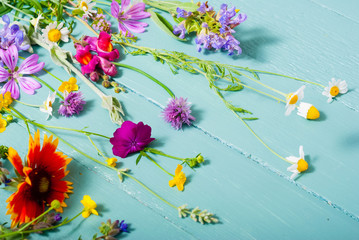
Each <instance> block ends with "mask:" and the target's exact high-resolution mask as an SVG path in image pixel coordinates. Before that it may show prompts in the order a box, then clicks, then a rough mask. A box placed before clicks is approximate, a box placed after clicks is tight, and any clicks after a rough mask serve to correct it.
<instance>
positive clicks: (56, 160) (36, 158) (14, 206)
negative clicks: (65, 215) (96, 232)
mask: <svg viewBox="0 0 359 240" xmlns="http://www.w3.org/2000/svg"><path fill="white" fill-rule="evenodd" d="M57 145H58V139H55V140H54V141H52V136H50V137H47V135H46V134H45V137H44V142H43V145H42V148H41V149H40V132H39V131H37V132H36V133H35V135H34V138H32V136H30V140H29V151H28V154H27V161H26V163H25V164H24V165H23V163H22V161H21V158H20V156H19V154H18V153H17V151H16V150H15V149H13V148H11V147H10V148H9V151H8V159H9V161H10V162H11V164H12V165H13V166H14V168H15V169H16V171H17V172H18V173H19V175H20V176H21V177H22V181H21V182H20V183H19V185H18V186H17V191H16V192H15V193H13V194H12V195H11V196H10V197H9V198H8V199H7V200H6V201H7V202H8V205H7V208H8V211H7V214H11V217H10V218H11V220H12V223H11V227H15V226H17V225H18V224H20V225H21V224H23V223H27V222H30V221H32V220H33V219H35V218H36V217H37V216H39V215H40V214H42V213H43V212H44V210H45V204H51V202H52V201H54V200H58V201H59V202H60V203H61V207H60V208H58V209H56V211H58V212H62V207H66V206H67V205H66V204H65V202H64V200H65V198H68V197H69V196H68V195H67V194H68V193H71V192H72V191H71V189H72V187H71V186H70V185H71V184H72V183H71V182H68V181H64V180H62V179H63V178H64V177H65V176H66V175H67V174H68V172H69V171H66V167H67V165H68V164H69V163H70V161H71V158H69V157H68V156H66V155H64V154H63V153H62V152H57V151H56V148H57Z"/></svg>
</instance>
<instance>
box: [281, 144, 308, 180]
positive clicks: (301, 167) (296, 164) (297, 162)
mask: <svg viewBox="0 0 359 240" xmlns="http://www.w3.org/2000/svg"><path fill="white" fill-rule="evenodd" d="M286 159H287V160H288V161H290V162H291V163H293V165H291V166H290V167H288V168H287V170H288V171H289V172H292V173H293V174H292V176H290V179H292V180H293V179H294V178H295V177H296V176H297V175H298V174H299V173H301V172H304V171H306V170H307V169H308V163H307V162H306V161H305V160H304V151H303V146H299V157H294V156H290V157H286Z"/></svg>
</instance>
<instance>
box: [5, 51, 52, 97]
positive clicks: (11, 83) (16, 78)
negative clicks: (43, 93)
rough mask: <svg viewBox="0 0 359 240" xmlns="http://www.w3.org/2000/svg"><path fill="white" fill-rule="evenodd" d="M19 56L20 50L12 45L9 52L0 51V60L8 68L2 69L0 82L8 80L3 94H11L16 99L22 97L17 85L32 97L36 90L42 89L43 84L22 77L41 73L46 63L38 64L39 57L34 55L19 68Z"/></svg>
mask: <svg viewBox="0 0 359 240" xmlns="http://www.w3.org/2000/svg"><path fill="white" fill-rule="evenodd" d="M18 54H19V53H18V49H17V48H16V46H15V45H11V46H10V47H9V49H8V50H7V51H4V50H2V49H0V58H1V59H2V61H3V62H4V63H5V65H6V66H7V67H8V69H5V68H4V67H0V82H5V81H6V80H8V82H7V83H5V85H4V86H3V87H2V89H1V93H5V92H10V93H11V97H12V98H14V99H18V98H19V97H20V91H19V86H18V85H17V83H19V85H20V88H21V90H22V91H24V92H25V93H27V94H31V95H32V94H34V93H35V89H39V88H40V87H41V84H40V83H38V82H37V81H36V80H34V79H33V78H30V77H23V76H22V75H23V74H34V73H36V72H38V71H40V70H41V69H42V68H43V67H44V65H45V63H44V62H40V63H37V61H38V59H39V55H37V54H32V55H31V56H30V57H28V58H26V59H25V60H24V61H23V62H22V63H21V64H20V66H19V67H17V66H16V64H17V61H18V57H19V55H18Z"/></svg>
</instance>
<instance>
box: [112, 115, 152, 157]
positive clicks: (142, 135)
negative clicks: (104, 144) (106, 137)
mask: <svg viewBox="0 0 359 240" xmlns="http://www.w3.org/2000/svg"><path fill="white" fill-rule="evenodd" d="M153 140H155V139H154V138H151V127H150V126H148V125H145V124H143V122H139V123H137V124H136V123H133V122H131V121H125V122H124V123H122V125H121V127H120V128H118V129H117V130H116V131H115V132H114V133H113V138H110V143H111V144H112V145H113V147H112V152H113V154H114V155H116V156H119V157H121V158H125V157H127V155H128V154H130V153H134V152H139V151H141V150H143V149H144V148H145V147H146V146H147V145H148V144H150V143H151V142H152V141H153Z"/></svg>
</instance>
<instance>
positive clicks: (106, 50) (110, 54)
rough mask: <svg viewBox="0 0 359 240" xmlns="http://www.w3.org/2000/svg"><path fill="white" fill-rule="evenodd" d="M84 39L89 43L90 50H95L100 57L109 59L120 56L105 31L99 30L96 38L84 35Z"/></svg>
mask: <svg viewBox="0 0 359 240" xmlns="http://www.w3.org/2000/svg"><path fill="white" fill-rule="evenodd" d="M84 41H85V42H87V43H88V44H90V46H91V50H92V51H95V52H97V54H98V55H99V56H100V57H103V58H106V59H107V60H110V61H113V60H115V59H117V58H119V57H120V53H119V52H118V50H117V49H116V48H115V49H114V48H113V45H112V43H111V35H110V34H108V33H106V32H100V36H99V37H98V38H96V37H89V36H86V37H85V38H84Z"/></svg>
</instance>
